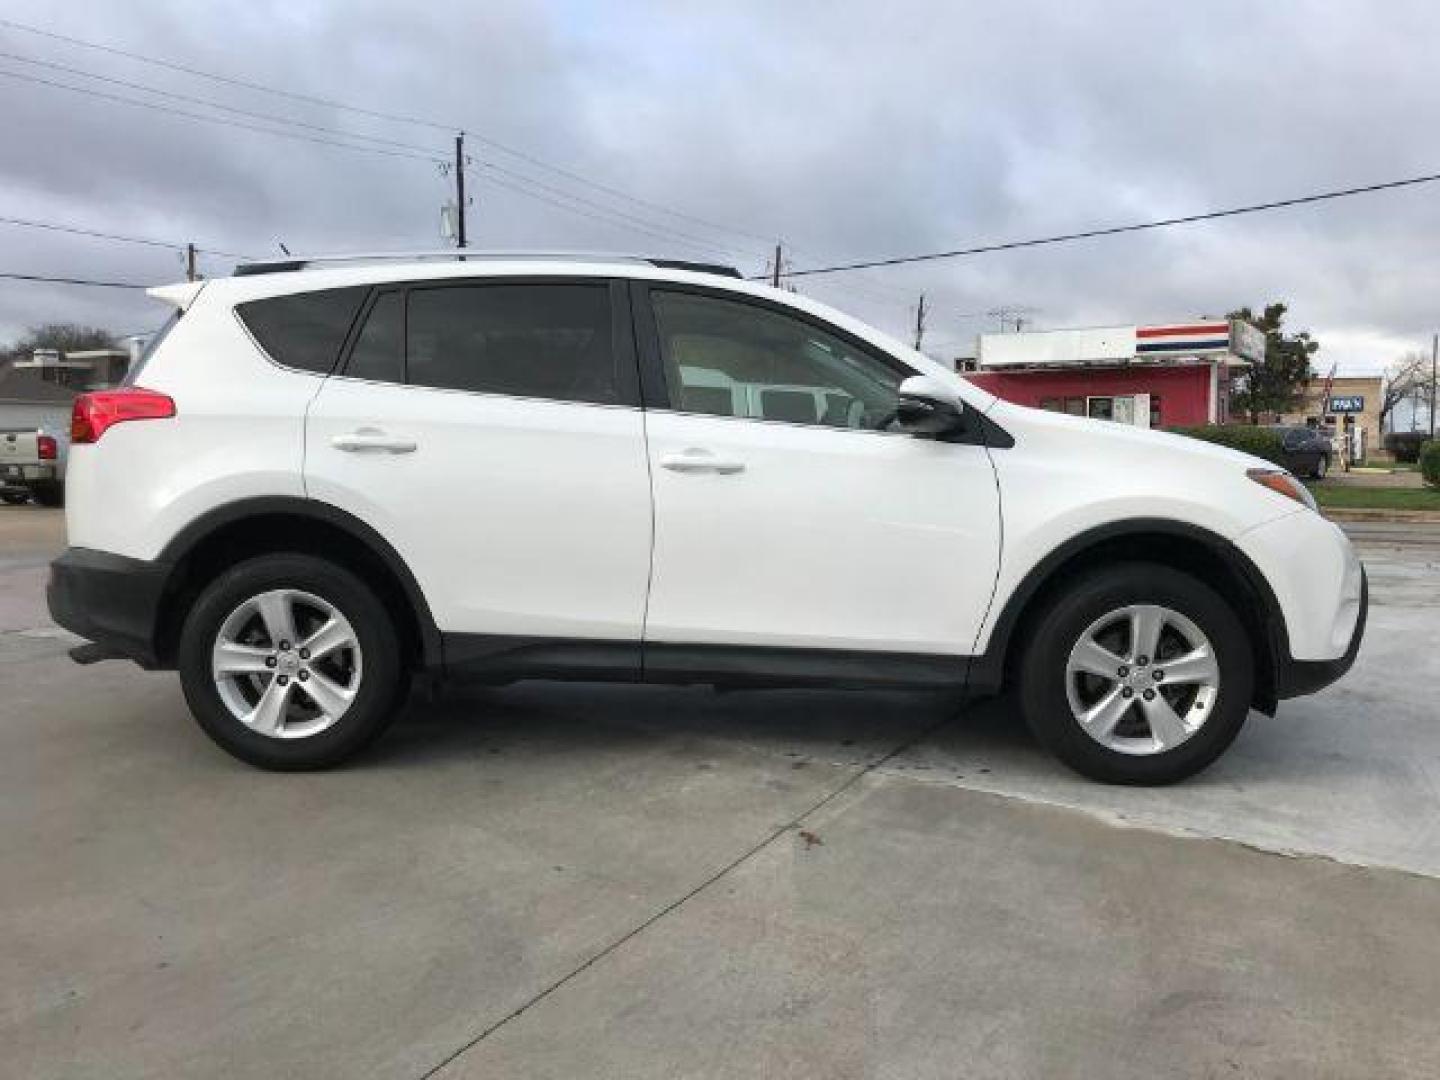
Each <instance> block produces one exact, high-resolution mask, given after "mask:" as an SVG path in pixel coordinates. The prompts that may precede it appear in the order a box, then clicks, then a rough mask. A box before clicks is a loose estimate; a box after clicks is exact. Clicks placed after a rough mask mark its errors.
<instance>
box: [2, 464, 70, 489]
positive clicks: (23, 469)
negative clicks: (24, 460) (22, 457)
mask: <svg viewBox="0 0 1440 1080" xmlns="http://www.w3.org/2000/svg"><path fill="white" fill-rule="evenodd" d="M59 479H60V470H59V468H58V467H56V466H54V465H0V485H14V486H17V487H24V486H26V485H29V484H37V483H38V484H44V483H53V482H55V481H57V480H59Z"/></svg>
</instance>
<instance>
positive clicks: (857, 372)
mask: <svg viewBox="0 0 1440 1080" xmlns="http://www.w3.org/2000/svg"><path fill="white" fill-rule="evenodd" d="M651 295H652V296H653V297H654V303H655V322H656V327H657V329H658V330H659V334H660V351H661V357H662V360H663V362H664V365H665V383H666V386H667V388H668V391H669V395H670V404H671V406H672V407H673V408H676V409H681V410H683V411H685V412H692V413H709V414H711V415H714V416H743V417H750V418H752V419H756V420H777V421H782V422H785V423H791V424H820V425H824V426H827V427H843V428H878V427H880V426H881V425H882V424H884V423H885V422H886V421H888V420H889V418H890V417H891V415H892V414H893V412H894V410H895V402H896V396H897V394H896V391H897V390H898V388H899V385H900V382H901V380H902V379H903V378H904V373H903V371H902V370H901V369H900V368H899V367H898V366H892V364H890V363H886V362H885V361H883V360H881V359H880V358H878V357H877V356H875V355H872V354H871V353H869V352H867V351H864V350H862V349H859V348H857V347H855V346H854V345H851V344H850V343H849V342H847V341H845V340H843V339H841V338H840V337H838V336H836V335H834V334H830V333H827V332H826V331H824V330H821V329H820V328H819V327H817V326H815V325H813V324H811V323H809V322H807V321H805V320H803V319H799V318H795V317H793V316H790V315H786V314H783V313H781V312H778V311H774V310H772V309H770V308H765V307H761V306H759V305H756V304H747V303H744V302H742V301H735V300H722V299H719V298H716V297H710V296H698V295H694V294H691V293H675V292H663V291H655V292H653V293H652V294H651Z"/></svg>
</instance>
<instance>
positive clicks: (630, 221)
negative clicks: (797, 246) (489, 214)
mask: <svg viewBox="0 0 1440 1080" xmlns="http://www.w3.org/2000/svg"><path fill="white" fill-rule="evenodd" d="M3 21H4V20H0V23H3ZM0 57H4V58H10V59H20V60H22V62H30V61H26V60H24V58H22V57H15V56H14V55H13V54H9V53H4V52H0ZM44 66H47V67H57V68H59V69H60V70H63V71H66V72H67V73H73V74H77V75H79V76H80V77H82V78H99V79H101V80H102V81H105V82H111V83H117V84H119V85H121V86H124V87H126V88H128V89H135V90H140V91H143V92H148V93H153V94H158V95H161V96H166V97H175V98H178V99H179V100H182V101H187V102H191V103H195V104H199V105H203V106H207V107H213V108H218V109H223V110H225V111H227V112H232V113H237V114H238V115H241V116H246V117H251V118H254V119H261V120H266V121H270V122H273V123H276V124H293V123H297V122H295V121H290V120H287V119H285V118H284V117H277V116H273V115H270V114H266V113H256V112H250V111H247V110H240V109H232V108H230V107H229V106H225V105H220V104H218V103H215V102H210V101H206V100H204V99H202V98H191V97H187V96H185V95H178V94H171V93H170V92H169V91H165V90H158V89H155V88H153V87H149V86H145V85H143V84H140V83H132V82H126V81H124V80H118V79H109V78H105V77H101V76H91V75H88V74H86V73H84V72H81V71H78V70H77V69H74V68H67V67H64V66H63V65H52V64H45V65H44ZM6 76H8V77H10V78H15V79H21V80H25V81H28V82H36V83H40V84H42V85H45V86H51V87H55V88H57V89H62V90H70V91H72V92H74V93H78V94H87V95H90V96H94V97H99V98H103V99H105V100H109V101H116V102H119V103H122V104H126V105H135V106H139V107H141V108H149V109H157V110H159V111H161V112H166V113H171V114H174V115H177V116H181V117H186V118H189V119H195V120H204V121H208V122H210V123H216V124H222V125H226V126H234V127H240V128H243V129H245V130H250V131H257V132H261V133H263V134H269V135H279V136H281V137H284V138H292V139H303V140H304V141H307V142H314V143H319V144H321V145H325V146H336V147H341V148H343V149H347V150H370V151H373V152H375V153H385V154H392V155H394V156H399V157H413V158H416V159H417V160H423V161H433V162H435V163H437V164H448V163H447V162H445V161H444V159H442V158H439V157H436V156H433V155H432V154H431V152H430V151H429V150H428V149H426V148H425V147H422V146H413V145H411V144H408V143H400V142H395V141H394V140H379V141H380V142H383V143H385V144H387V145H388V146H391V147H397V148H399V150H387V149H382V148H380V147H372V146H356V145H353V144H350V143H343V142H337V141H333V140H331V139H319V138H314V137H312V136H308V135H301V134H299V133H297V132H289V131H282V130H277V129H275V128H269V127H260V126H257V125H252V124H245V123H238V122H236V121H231V120H227V119H224V118H222V117H216V116H206V115H204V114H201V113H192V112H189V111H187V110H183V109H173V108H171V107H169V106H165V105H160V104H157V103H155V102H150V101H141V100H137V99H134V98H129V97H124V96H121V95H117V94H110V93H106V92H104V91H100V90H95V89H93V88H89V87H81V86H72V85H69V84H67V83H60V82H55V81H53V80H50V79H44V78H41V77H39V76H35V75H27V74H23V73H20V72H10V71H4V70H0V77H6ZM298 126H300V127H304V128H307V129H309V130H311V131H319V132H324V133H326V134H330V135H338V136H341V137H343V138H362V139H373V138H375V137H374V136H368V135H355V134H354V133H352V132H348V131H343V130H340V129H336V128H327V127H322V126H319V125H315V124H298ZM400 150H403V151H415V153H408V152H405V153H401V152H399V151H400ZM480 164H481V166H482V167H484V168H487V169H491V170H494V171H496V172H499V173H502V174H504V175H506V176H509V177H512V178H514V179H515V180H517V181H519V182H520V183H521V184H524V185H526V186H525V187H519V186H515V185H512V184H505V183H503V182H499V181H496V182H497V183H499V184H500V186H502V187H505V188H507V189H509V190H512V191H515V192H517V193H519V194H522V195H526V196H529V197H531V198H535V199H538V200H540V201H542V202H547V203H550V204H551V205H555V206H560V207H561V209H566V210H570V211H572V212H577V213H579V212H581V211H579V210H578V209H577V208H576V207H574V206H568V205H563V204H560V203H556V202H555V201H554V200H552V199H545V198H543V197H542V196H540V195H538V194H537V193H536V192H534V191H532V190H530V188H531V187H535V188H539V189H541V190H543V191H547V192H550V193H552V194H554V195H557V196H560V197H563V198H566V199H570V200H573V201H575V202H577V203H580V204H582V205H584V206H588V207H591V208H593V209H595V210H597V211H600V212H603V213H605V214H608V215H612V217H610V218H597V220H603V221H605V222H606V223H607V224H611V225H622V226H625V227H630V228H636V229H639V230H640V231H642V232H645V233H648V234H649V235H652V236H656V237H658V238H659V239H661V240H665V241H666V242H667V243H674V242H675V241H676V240H677V239H679V240H680V241H682V242H684V243H688V244H693V245H696V246H698V247H700V248H703V249H706V250H718V251H722V252H725V253H727V254H730V255H739V256H740V257H741V258H748V257H753V255H746V254H745V253H743V252H738V251H735V250H734V249H727V248H724V247H723V246H722V245H719V244H717V243H716V242H715V241H713V240H710V239H708V238H705V237H699V236H694V235H691V234H688V233H682V232H680V231H678V230H676V229H674V228H671V227H669V226H665V225H662V224H660V223H658V222H650V221H646V220H645V219H643V218H639V217H636V216H634V215H631V214H627V213H626V212H625V211H623V210H618V209H616V208H614V207H610V206H605V205H604V204H601V203H597V202H594V201H593V200H590V199H586V198H585V197H584V196H581V195H577V194H575V193H574V192H570V191H566V190H564V189H562V188H557V187H554V186H552V185H550V184H546V183H544V182H543V181H541V180H537V179H536V178H534V177H532V176H527V175H526V174H524V173H519V172H516V171H514V170H513V169H508V168H506V167H504V166H502V165H497V164H494V163H493V162H481V163H480ZM587 216H590V217H595V215H593V214H592V215H587ZM615 219H619V220H615ZM166 246H172V245H166ZM242 257H243V256H242Z"/></svg>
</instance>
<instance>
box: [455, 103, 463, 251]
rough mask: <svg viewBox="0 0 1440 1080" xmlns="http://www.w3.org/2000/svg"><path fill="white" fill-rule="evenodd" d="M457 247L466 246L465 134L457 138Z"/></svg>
mask: <svg viewBox="0 0 1440 1080" xmlns="http://www.w3.org/2000/svg"><path fill="white" fill-rule="evenodd" d="M455 246H456V247H462V248H463V247H464V246H465V133H464V132H463V131H462V132H461V133H460V134H459V135H456V136H455Z"/></svg>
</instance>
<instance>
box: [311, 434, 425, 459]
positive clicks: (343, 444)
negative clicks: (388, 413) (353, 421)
mask: <svg viewBox="0 0 1440 1080" xmlns="http://www.w3.org/2000/svg"><path fill="white" fill-rule="evenodd" d="M330 445H331V446H333V447H335V449H337V450H348V451H350V452H351V453H356V452H360V451H366V450H369V451H374V452H376V453H381V454H410V453H414V451H415V440H414V439H406V438H403V437H401V436H397V435H387V434H385V432H383V431H380V430H379V429H378V428H360V429H359V430H358V431H348V432H346V433H345V434H344V435H336V436H335V437H334V438H332V439H331V440H330Z"/></svg>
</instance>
